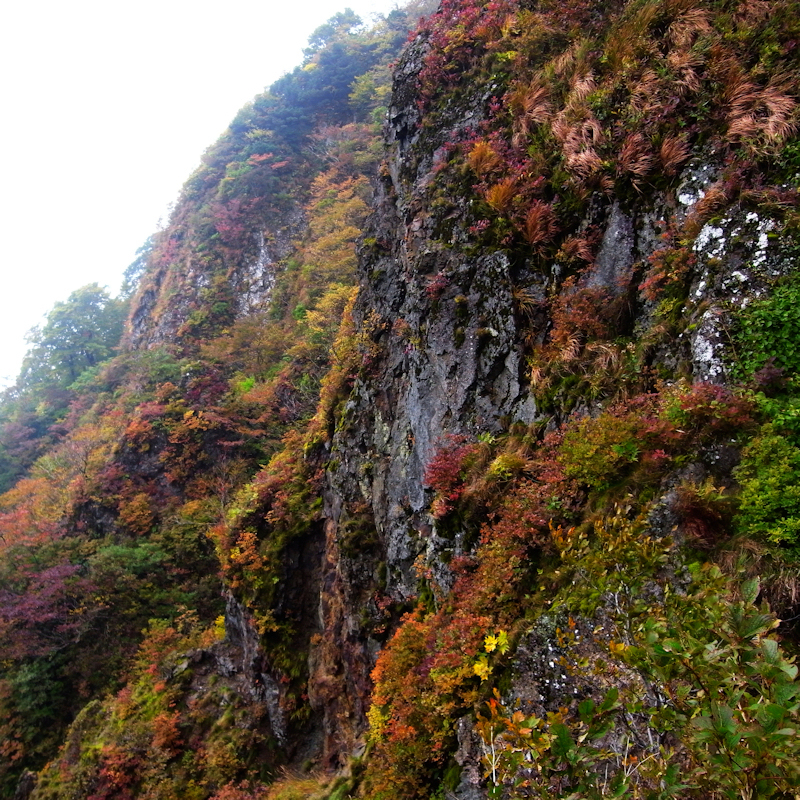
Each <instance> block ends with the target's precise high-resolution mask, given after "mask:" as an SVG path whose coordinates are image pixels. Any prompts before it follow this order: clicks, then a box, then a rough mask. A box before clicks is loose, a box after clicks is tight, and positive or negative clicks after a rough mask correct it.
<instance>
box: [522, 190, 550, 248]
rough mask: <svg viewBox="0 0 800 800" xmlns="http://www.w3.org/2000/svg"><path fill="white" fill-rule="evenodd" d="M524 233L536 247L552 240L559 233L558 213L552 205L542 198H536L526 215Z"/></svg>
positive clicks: (529, 242)
mask: <svg viewBox="0 0 800 800" xmlns="http://www.w3.org/2000/svg"><path fill="white" fill-rule="evenodd" d="M522 233H523V235H524V236H525V239H526V240H527V242H528V244H530V245H532V246H533V247H534V248H540V247H541V246H542V245H545V244H547V243H548V242H550V241H552V239H553V237H554V236H555V235H556V233H558V225H557V224H556V215H555V213H554V212H553V208H552V206H550V205H548V204H547V203H544V202H542V201H541V200H534V201H533V203H532V204H531V207H530V208H529V209H528V213H527V214H526V215H525V223H524V225H523V229H522Z"/></svg>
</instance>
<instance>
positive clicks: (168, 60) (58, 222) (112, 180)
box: [0, 0, 397, 385]
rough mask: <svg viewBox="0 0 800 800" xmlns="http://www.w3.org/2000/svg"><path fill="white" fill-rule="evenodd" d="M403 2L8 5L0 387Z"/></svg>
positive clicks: (1, 20) (64, 1) (35, 1)
mask: <svg viewBox="0 0 800 800" xmlns="http://www.w3.org/2000/svg"><path fill="white" fill-rule="evenodd" d="M396 5H397V4H396V2H395V0H289V1H287V0H281V2H276V0H261V2H257V0H224V2H222V0H214V1H209V0H137V1H136V2H130V0H5V2H3V3H2V8H1V9H0V90H2V98H1V100H0V159H2V176H1V177H0V180H2V184H0V187H1V188H0V385H3V384H4V383H8V382H9V380H10V381H11V382H13V379H14V378H15V377H16V375H17V373H18V371H19V365H20V361H21V358H22V355H23V354H24V352H25V349H26V345H25V342H24V336H25V333H26V332H27V331H28V330H29V329H30V328H31V327H33V326H34V325H37V324H40V323H41V322H42V320H43V318H44V316H45V315H46V313H47V311H48V310H49V309H50V308H51V307H52V306H53V303H55V302H56V301H57V300H65V299H66V298H67V297H68V296H69V294H70V293H71V292H72V291H73V290H75V289H77V288H79V287H81V286H84V285H86V284H88V283H93V282H97V283H99V284H101V285H103V286H107V287H108V288H109V290H110V291H111V293H112V294H116V293H117V291H118V289H119V285H120V280H121V275H122V272H123V271H124V269H125V267H126V266H128V264H130V263H131V262H132V261H133V259H134V256H135V253H136V250H137V248H138V247H139V246H140V245H141V244H142V243H143V242H144V241H145V239H146V238H147V237H148V236H149V235H150V234H151V233H152V232H153V231H154V230H156V228H157V226H158V223H159V221H160V220H161V219H166V216H167V213H168V207H169V204H170V203H172V202H173V201H174V200H175V199H176V198H177V195H178V192H179V191H180V187H181V186H182V184H183V182H184V181H185V180H186V179H187V178H188V177H189V175H190V174H191V172H192V171H193V170H194V169H195V167H197V166H198V164H199V163H200V156H201V154H202V153H203V151H204V150H205V149H206V148H207V147H208V146H209V145H211V144H212V143H213V142H214V141H215V140H216V139H217V138H218V136H219V135H220V134H221V133H222V132H223V130H224V129H225V128H226V127H227V125H228V123H229V122H230V121H231V120H232V119H233V117H234V115H235V114H236V112H237V111H238V110H239V108H241V106H242V105H244V104H245V103H246V102H247V101H248V100H250V99H252V98H253V97H254V96H255V95H256V94H258V93H259V92H261V91H263V89H264V88H265V87H267V86H269V85H270V84H271V83H272V82H273V81H274V80H276V79H277V78H279V77H280V76H281V75H282V74H283V73H284V72H288V71H290V70H291V69H292V68H293V67H295V66H296V65H297V64H299V63H300V61H301V59H302V49H303V47H305V45H306V42H307V39H308V36H309V35H310V34H311V32H312V31H313V30H314V29H315V28H317V27H318V26H319V25H321V24H322V23H324V22H325V21H326V20H327V19H328V18H330V17H331V16H333V15H334V14H335V13H337V12H338V11H342V10H344V9H345V8H346V7H350V8H353V9H354V10H355V11H356V12H357V13H358V14H360V15H361V16H362V18H363V19H364V20H365V21H369V20H370V19H371V18H372V17H371V15H372V14H373V13H375V12H383V13H385V12H388V11H390V10H391V9H392V8H394V7H395V6H396Z"/></svg>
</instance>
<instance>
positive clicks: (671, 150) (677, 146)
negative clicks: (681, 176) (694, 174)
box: [658, 134, 692, 177]
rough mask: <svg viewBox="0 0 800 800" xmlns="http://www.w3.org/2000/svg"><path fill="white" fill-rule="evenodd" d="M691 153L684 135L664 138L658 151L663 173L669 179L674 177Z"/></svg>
mask: <svg viewBox="0 0 800 800" xmlns="http://www.w3.org/2000/svg"><path fill="white" fill-rule="evenodd" d="M691 152H692V148H691V146H690V145H689V142H688V141H687V140H686V136H685V135H684V134H680V135H679V136H665V137H664V139H663V141H662V142H661V147H660V148H659V151H658V156H659V158H660V160H661V169H662V171H663V173H664V174H665V175H668V176H669V177H672V176H673V175H676V174H677V172H678V170H679V169H680V168H681V167H682V166H683V164H684V163H685V162H686V160H687V159H688V158H689V156H690V155H691Z"/></svg>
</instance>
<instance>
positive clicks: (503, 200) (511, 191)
mask: <svg viewBox="0 0 800 800" xmlns="http://www.w3.org/2000/svg"><path fill="white" fill-rule="evenodd" d="M516 195H517V180H516V178H513V177H512V178H503V180H501V181H500V182H499V183H496V184H494V186H490V187H489V188H488V189H487V190H486V193H485V195H484V197H485V198H486V202H487V203H488V204H489V206H490V207H491V208H492V209H493V210H494V211H496V212H497V213H498V214H504V213H505V212H506V211H508V210H509V209H510V208H511V204H512V202H513V200H514V198H515V197H516Z"/></svg>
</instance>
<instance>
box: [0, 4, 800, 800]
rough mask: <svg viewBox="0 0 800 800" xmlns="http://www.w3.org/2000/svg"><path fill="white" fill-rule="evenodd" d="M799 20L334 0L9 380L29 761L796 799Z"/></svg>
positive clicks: (695, 7)
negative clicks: (299, 56) (379, 11)
mask: <svg viewBox="0 0 800 800" xmlns="http://www.w3.org/2000/svg"><path fill="white" fill-rule="evenodd" d="M424 13H428V14H429V16H427V17H422V19H420V15H422V14H424ZM409 28H414V30H413V33H412V34H411V35H410V37H409V36H408V29H409ZM798 41H800V4H798V3H796V2H791V0H778V1H777V2H747V3H744V2H742V3H737V2H728V0H705V2H703V1H702V0H631V2H623V0H620V2H617V3H609V4H603V5H602V6H600V5H598V4H595V3H585V2H581V0H568V1H567V2H562V3H554V2H549V0H543V1H542V2H533V1H531V2H528V0H524V1H521V0H490V1H489V2H482V0H443V2H442V4H441V6H440V8H439V9H438V11H435V12H433V13H432V9H430V8H429V9H426V8H424V7H423V6H422V5H412V6H409V7H407V8H406V9H404V10H398V11H395V12H393V13H392V14H391V15H389V16H388V17H387V18H386V19H385V20H383V21H380V22H378V23H377V24H376V25H375V26H374V27H373V28H370V29H365V28H363V27H361V26H359V21H358V20H357V18H355V17H354V16H353V15H352V13H351V12H348V11H344V12H342V13H340V14H338V15H337V16H335V17H333V18H332V19H331V20H329V22H328V23H326V25H324V26H322V27H320V28H319V29H318V31H317V32H316V34H315V35H314V37H312V40H311V41H310V43H309V48H308V50H307V51H306V59H305V61H304V63H303V64H302V65H301V66H300V67H298V68H297V69H296V70H294V71H293V72H290V73H288V74H287V75H286V76H285V77H284V78H282V79H281V80H280V81H278V82H277V83H276V84H275V85H273V86H272V87H271V88H270V90H268V91H267V92H265V93H264V95H261V96H259V97H257V98H256V99H255V100H254V101H253V102H252V103H251V104H249V105H248V106H247V107H246V108H244V109H243V110H242V111H241V112H240V113H239V114H238V115H237V117H236V119H235V120H234V121H233V123H232V124H231V126H230V127H229V129H228V130H227V132H226V133H225V134H224V135H223V136H222V138H221V139H220V140H219V141H218V142H217V143H216V144H215V145H213V146H212V147H211V148H209V150H208V151H207V153H206V155H205V156H204V161H203V166H201V168H200V169H199V170H198V171H197V172H196V173H195V174H194V175H192V176H191V177H190V178H189V180H188V181H187V183H186V185H185V186H184V189H183V192H182V195H181V197H180V199H179V201H178V203H177V204H176V206H175V211H174V213H173V216H172V218H171V220H170V223H169V225H168V227H167V228H166V229H165V230H164V231H162V232H161V233H159V234H156V235H155V236H154V237H153V239H151V240H150V242H148V244H147V246H146V247H145V248H143V250H142V253H141V258H140V259H139V260H138V261H137V263H136V264H134V265H132V268H131V270H130V272H129V277H130V281H131V284H132V287H133V286H134V285H135V288H132V290H131V292H130V293H129V294H130V296H129V297H127V298H125V301H126V302H127V303H128V307H127V308H128V312H127V313H128V319H127V322H126V324H125V330H124V333H123V334H122V339H121V349H120V351H119V352H118V354H117V355H115V356H113V357H110V356H111V354H112V353H111V351H112V349H113V343H112V339H113V340H114V341H116V339H115V337H119V308H120V306H119V305H118V304H119V303H121V302H122V300H118V301H114V302H113V303H112V301H111V299H109V298H107V297H106V298H103V297H100V296H98V295H97V292H96V291H95V290H96V287H95V288H94V289H92V287H85V289H84V290H81V292H78V293H76V294H75V295H73V297H71V298H70V300H69V301H68V302H67V303H66V304H63V305H61V306H59V307H57V308H56V309H54V311H53V313H52V314H51V317H50V320H49V323H48V325H47V326H45V327H44V328H43V329H42V330H41V331H40V332H39V338H38V339H37V340H36V343H35V347H34V349H33V350H32V351H31V354H30V356H29V360H28V362H26V363H27V364H28V368H27V371H24V372H23V374H22V375H21V377H20V382H19V384H18V386H17V388H16V389H15V391H14V392H13V393H11V394H10V395H8V396H7V397H6V399H5V401H4V403H3V407H2V409H0V411H2V413H0V423H2V431H0V460H1V461H2V464H0V466H2V475H3V479H4V480H6V481H7V483H8V484H9V485H11V483H12V482H13V481H15V480H16V483H14V484H13V486H11V488H9V489H8V491H7V492H6V493H5V494H4V495H2V497H0V512H2V518H0V526H2V528H1V529H2V538H1V539H0V547H1V548H2V555H3V558H2V560H0V565H1V566H0V570H2V572H1V573H0V600H1V601H2V610H0V652H2V654H3V674H2V680H0V707H2V713H1V714H0V780H1V781H2V783H0V796H3V797H9V798H19V799H20V800H22V799H23V798H36V800H44V799H45V798H47V799H48V800H67V798H91V800H102V799H103V798H109V799H110V798H142V799H144V798H147V799H148V800H151V799H153V800H154V799H155V798H163V799H164V800H166V798H197V800H207V799H210V798H213V799H214V800H248V799H252V798H262V799H264V798H271V799H272V800H278V799H279V798H284V800H289V799H290V798H300V797H304V798H305V797H309V798H310V797H315V798H319V800H322V798H329V800H334V799H337V800H341V799H342V798H346V797H363V798H372V800H388V799H389V798H403V800H416V799H417V798H419V799H420V800H423V799H424V798H437V800H438V799H439V798H453V797H455V798H458V799H459V800H477V799H478V798H486V797H547V798H560V797H561V798H595V797H631V798H666V797H684V798H728V797H730V798H734V797H736V798H738V797H748V798H750V797H753V798H755V797H759V798H760V797H770V796H774V797H792V796H794V795H795V794H796V792H797V787H798V785H800V744H798V741H799V740H798V738H797V735H796V731H797V723H798V721H799V720H798V717H800V683H798V681H797V673H798V670H797V667H796V665H795V663H794V658H795V652H796V648H797V641H798V629H797V626H796V620H797V618H798V616H800V611H799V610H798V603H799V602H800V601H799V600H798V598H800V591H799V587H800V567H799V562H798V558H800V494H799V492H800V489H798V486H800V426H799V425H798V419H800V405H799V403H800V400H798V372H799V371H800V355H798V353H800V349H798V346H797V345H798V342H800V317H799V316H798V311H797V309H798V307H800V306H799V305H798V301H800V283H799V282H798V274H800V273H798V272H797V270H796V259H797V256H798V252H800V250H799V249H798V245H799V244H800V243H799V242H798V235H799V229H798V221H799V220H800V216H798V184H799V183H800V143H799V142H798V135H797V134H798V122H800V110H798V102H797V99H798V93H799V92H800V87H799V86H798V75H800V69H799V67H800V64H799V63H798V61H799V60H800V54H798ZM89 300H91V303H90V302H89ZM114 303H117V305H115V304H114ZM65 314H67V316H68V317H69V319H72V318H74V317H76V316H80V315H84V316H85V317H86V319H87V320H90V322H89V321H87V322H84V323H83V327H82V328H81V330H88V329H89V328H90V327H91V325H97V326H98V327H97V329H96V330H97V333H93V334H92V336H91V337H89V338H90V339H91V341H92V342H97V343H98V345H102V347H101V348H100V349H87V348H86V347H83V345H84V344H85V340H86V339H87V337H86V336H81V337H78V339H77V340H76V339H73V338H70V336H68V335H66V334H64V332H63V331H64V330H65V329H64V328H63V326H62V325H61V322H60V320H63V318H64V316H65ZM91 330H95V328H91ZM76 342H78V343H79V344H80V347H78V344H76ZM64 343H66V344H64ZM62 344H64V347H66V351H64V350H63V348H62V349H59V348H61V346H62ZM37 348H38V349H37ZM63 352H67V353H69V354H72V355H73V356H75V357H74V358H72V360H65V357H64V356H63V355H59V353H63ZM76 353H77V354H78V355H80V358H78V355H76ZM81 359H82V360H81ZM65 365H66V366H65Z"/></svg>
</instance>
